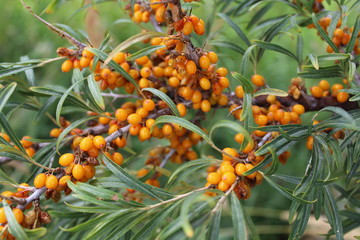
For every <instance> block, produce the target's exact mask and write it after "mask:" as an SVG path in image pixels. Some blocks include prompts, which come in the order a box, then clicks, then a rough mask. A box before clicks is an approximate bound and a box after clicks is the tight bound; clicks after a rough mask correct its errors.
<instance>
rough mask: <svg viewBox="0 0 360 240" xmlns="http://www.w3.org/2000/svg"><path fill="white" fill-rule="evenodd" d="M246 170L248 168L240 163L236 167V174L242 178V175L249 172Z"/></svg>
mask: <svg viewBox="0 0 360 240" xmlns="http://www.w3.org/2000/svg"><path fill="white" fill-rule="evenodd" d="M246 169H247V168H246V167H245V164H244V163H238V164H236V166H235V172H236V174H237V175H238V176H242V174H243V173H244V172H246V171H247V170H246Z"/></svg>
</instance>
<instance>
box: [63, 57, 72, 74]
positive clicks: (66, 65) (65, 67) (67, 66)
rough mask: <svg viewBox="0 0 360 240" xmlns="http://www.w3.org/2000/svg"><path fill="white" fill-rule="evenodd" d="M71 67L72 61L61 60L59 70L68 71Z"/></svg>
mask: <svg viewBox="0 0 360 240" xmlns="http://www.w3.org/2000/svg"><path fill="white" fill-rule="evenodd" d="M72 68H73V62H72V61H71V60H69V59H68V60H66V61H65V62H63V64H62V65H61V71H63V72H69V71H71V69H72Z"/></svg>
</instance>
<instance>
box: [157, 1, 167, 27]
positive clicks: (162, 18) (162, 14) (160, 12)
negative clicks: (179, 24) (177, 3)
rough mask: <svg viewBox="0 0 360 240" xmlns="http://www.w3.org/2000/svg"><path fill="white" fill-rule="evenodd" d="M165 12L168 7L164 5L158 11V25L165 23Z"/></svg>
mask: <svg viewBox="0 0 360 240" xmlns="http://www.w3.org/2000/svg"><path fill="white" fill-rule="evenodd" d="M165 11H166V7H165V6H164V5H162V6H160V7H159V8H158V9H156V11H155V19H156V21H157V22H158V23H162V22H164V21H165Z"/></svg>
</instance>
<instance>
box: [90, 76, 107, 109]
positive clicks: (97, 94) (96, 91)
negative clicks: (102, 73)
mask: <svg viewBox="0 0 360 240" xmlns="http://www.w3.org/2000/svg"><path fill="white" fill-rule="evenodd" d="M87 82H88V85H89V89H90V92H91V94H92V96H93V98H94V100H95V102H96V104H97V106H98V107H99V108H100V109H102V110H104V109H105V103H104V99H103V97H102V96H101V91H100V87H99V85H98V84H97V83H96V81H95V79H94V74H90V75H89V76H88V77H87Z"/></svg>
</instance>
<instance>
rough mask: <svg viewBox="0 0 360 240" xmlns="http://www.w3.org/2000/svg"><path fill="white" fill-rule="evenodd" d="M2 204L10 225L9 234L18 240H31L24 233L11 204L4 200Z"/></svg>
mask: <svg viewBox="0 0 360 240" xmlns="http://www.w3.org/2000/svg"><path fill="white" fill-rule="evenodd" d="M2 203H3V206H4V210H5V215H6V219H7V222H8V225H9V232H10V233H11V235H13V236H14V237H16V238H18V239H23V240H28V239H29V238H28V236H27V235H26V233H25V232H24V229H23V228H22V227H21V226H20V224H19V223H18V222H17V221H16V218H15V216H14V214H13V212H12V210H11V208H10V206H9V204H8V203H7V201H6V200H5V199H3V202H2Z"/></svg>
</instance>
